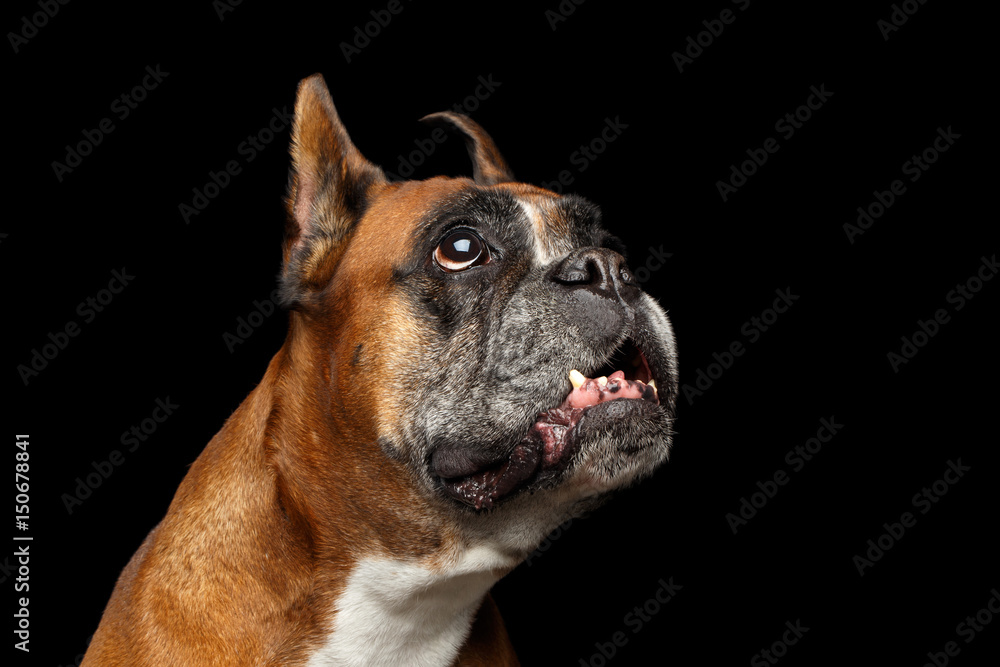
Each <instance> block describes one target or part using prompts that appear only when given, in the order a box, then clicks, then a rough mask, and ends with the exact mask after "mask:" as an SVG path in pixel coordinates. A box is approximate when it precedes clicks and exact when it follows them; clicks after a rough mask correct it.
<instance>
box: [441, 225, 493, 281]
mask: <svg viewBox="0 0 1000 667" xmlns="http://www.w3.org/2000/svg"><path fill="white" fill-rule="evenodd" d="M489 260H490V251H489V249H488V248H487V247H486V242H485V241H483V239H481V238H480V237H479V236H478V235H477V234H475V233H473V232H471V231H469V230H467V229H461V230H458V231H454V232H452V233H450V234H448V236H446V237H445V239H444V240H443V241H441V244H440V245H439V246H438V247H437V248H435V249H434V261H435V262H436V263H437V265H438V266H440V267H441V268H442V269H444V270H445V271H464V270H466V269H468V268H471V267H473V266H478V265H480V264H485V263H486V262H488V261H489Z"/></svg>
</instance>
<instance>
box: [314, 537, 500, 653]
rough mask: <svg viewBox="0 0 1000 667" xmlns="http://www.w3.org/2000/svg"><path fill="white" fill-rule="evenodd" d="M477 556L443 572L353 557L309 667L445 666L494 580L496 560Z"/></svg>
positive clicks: (405, 563) (463, 637) (406, 564)
mask: <svg viewBox="0 0 1000 667" xmlns="http://www.w3.org/2000/svg"><path fill="white" fill-rule="evenodd" d="M482 556H483V554H477V555H471V556H469V555H467V556H466V557H463V559H462V560H461V562H459V563H457V564H456V565H455V566H454V567H449V568H447V569H445V570H440V569H432V568H428V567H425V566H423V565H417V564H413V563H408V562H404V561H399V560H388V559H366V560H362V561H360V562H359V563H358V564H357V565H356V566H355V568H354V570H352V572H351V574H350V576H349V577H348V580H347V586H346V588H345V589H344V591H343V593H341V595H340V597H338V598H337V602H336V609H335V611H334V612H333V614H334V615H333V618H332V620H331V623H330V628H331V630H330V634H329V636H328V637H327V640H326V642H325V644H324V645H323V646H322V647H321V648H320V649H318V650H317V651H316V652H315V653H314V654H313V655H312V656H311V657H310V659H309V662H308V667H329V666H332V665H338V666H340V665H357V666H361V665H365V666H376V665H386V666H388V665H408V666H412V667H422V666H424V665H427V666H428V667H429V666H432V665H436V666H439V665H448V664H451V663H452V662H453V661H454V659H455V657H456V655H457V654H458V650H459V649H460V648H461V646H462V644H463V643H464V642H465V639H466V637H467V636H468V634H469V629H470V626H471V623H472V621H473V619H474V617H475V614H476V611H477V609H478V608H479V605H480V603H481V602H482V600H483V597H484V596H485V595H486V593H487V591H489V589H490V587H491V586H492V585H493V584H494V583H495V582H496V580H497V578H498V577H497V576H496V575H495V574H494V570H493V567H492V566H493V565H496V563H491V562H490V561H491V560H493V559H492V558H488V557H487V558H486V559H483V558H482Z"/></svg>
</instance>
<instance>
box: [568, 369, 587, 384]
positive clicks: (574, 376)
mask: <svg viewBox="0 0 1000 667" xmlns="http://www.w3.org/2000/svg"><path fill="white" fill-rule="evenodd" d="M569 381H570V382H572V383H573V389H579V388H580V387H582V386H583V383H584V382H586V381H587V378H586V377H584V375H583V373H581V372H580V371H578V370H576V369H575V368H574V369H573V370H571V371H570V372H569Z"/></svg>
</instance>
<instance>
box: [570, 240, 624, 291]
mask: <svg viewBox="0 0 1000 667" xmlns="http://www.w3.org/2000/svg"><path fill="white" fill-rule="evenodd" d="M624 262H625V260H624V258H623V257H622V256H621V255H619V254H618V253H616V252H614V251H613V250H608V249H607V248H580V249H578V250H575V251H573V252H571V253H570V254H569V255H567V256H566V258H565V259H564V260H563V261H562V262H560V263H559V265H558V266H556V269H555V271H554V272H553V274H552V279H553V280H555V281H556V282H558V283H562V284H564V285H568V286H589V287H593V288H596V289H597V290H600V291H605V290H613V289H614V285H615V283H616V282H617V281H618V280H622V278H621V272H622V269H623V267H624ZM626 273H627V271H626Z"/></svg>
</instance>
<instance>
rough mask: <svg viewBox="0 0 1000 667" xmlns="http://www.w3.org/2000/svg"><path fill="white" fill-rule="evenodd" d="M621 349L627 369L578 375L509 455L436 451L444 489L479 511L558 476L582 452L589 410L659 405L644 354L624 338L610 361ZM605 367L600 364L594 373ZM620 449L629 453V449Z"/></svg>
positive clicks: (434, 464) (434, 466)
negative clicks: (581, 431)
mask: <svg viewBox="0 0 1000 667" xmlns="http://www.w3.org/2000/svg"><path fill="white" fill-rule="evenodd" d="M621 353H624V354H626V355H627V356H626V360H627V361H628V363H629V366H630V368H629V370H627V371H625V370H613V371H610V372H609V373H608V374H607V375H601V376H598V377H586V376H583V375H582V374H580V375H579V376H578V377H577V379H576V380H575V381H573V385H574V386H573V388H572V389H571V390H570V391H569V392H568V394H567V395H566V396H565V397H564V398H563V399H562V402H561V403H560V404H559V405H557V406H555V407H553V408H550V409H548V410H545V411H543V412H541V413H539V414H538V416H537V417H536V419H535V421H534V423H532V425H531V426H530V427H529V428H528V431H527V433H526V435H525V436H524V437H523V438H522V439H521V440H520V441H519V442H518V443H517V444H516V445H515V446H514V448H513V449H512V450H511V452H510V453H509V454H508V455H506V456H503V457H500V458H499V459H496V458H493V459H487V460H484V459H483V458H482V452H481V451H477V450H471V449H469V448H467V447H462V446H456V447H443V448H439V449H438V450H436V451H435V452H434V453H433V455H432V457H431V462H430V463H431V470H432V471H433V472H434V474H435V475H436V476H437V477H438V478H439V479H440V481H441V485H442V487H443V489H444V490H445V492H446V493H447V494H448V495H450V496H452V497H453V498H455V499H456V500H459V501H461V502H463V503H466V504H468V505H471V506H473V507H475V508H476V509H477V510H478V509H488V508H491V507H492V506H493V505H494V504H495V503H496V502H498V501H500V500H502V499H504V498H506V497H507V496H509V495H511V494H513V493H514V492H515V491H518V490H520V489H522V488H525V487H528V486H541V485H543V484H545V483H546V482H549V481H551V480H554V479H556V478H558V477H559V475H560V474H561V473H562V472H564V471H565V470H566V468H567V467H569V465H570V463H571V462H572V460H573V457H574V456H575V454H576V452H577V451H578V450H579V444H580V443H579V441H578V438H577V437H576V426H577V424H578V423H579V422H580V420H581V419H582V418H583V416H584V415H585V414H587V413H588V412H590V411H591V410H593V409H596V408H599V407H600V406H601V405H604V404H606V403H611V402H615V403H619V404H620V403H621V402H623V401H624V402H627V403H632V404H635V407H636V408H637V409H639V408H641V407H643V404H645V405H646V406H649V405H653V406H655V405H658V404H659V395H658V393H657V390H656V387H655V378H654V377H653V375H652V371H651V370H650V364H649V361H648V360H647V359H646V356H645V354H644V353H643V352H642V350H641V349H640V348H639V347H638V346H637V345H636V344H635V342H634V341H632V340H631V339H626V340H625V341H624V342H623V343H622V345H621V346H619V348H618V349H616V351H615V354H614V355H612V357H611V359H612V360H620V357H621ZM606 367H607V364H605V366H602V367H600V368H598V369H597V371H595V374H596V373H597V372H600V370H601V369H602V368H606ZM640 378H641V379H640ZM629 413H630V414H631V410H629ZM622 451H624V452H628V450H627V448H626V449H624V450H622Z"/></svg>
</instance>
